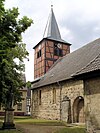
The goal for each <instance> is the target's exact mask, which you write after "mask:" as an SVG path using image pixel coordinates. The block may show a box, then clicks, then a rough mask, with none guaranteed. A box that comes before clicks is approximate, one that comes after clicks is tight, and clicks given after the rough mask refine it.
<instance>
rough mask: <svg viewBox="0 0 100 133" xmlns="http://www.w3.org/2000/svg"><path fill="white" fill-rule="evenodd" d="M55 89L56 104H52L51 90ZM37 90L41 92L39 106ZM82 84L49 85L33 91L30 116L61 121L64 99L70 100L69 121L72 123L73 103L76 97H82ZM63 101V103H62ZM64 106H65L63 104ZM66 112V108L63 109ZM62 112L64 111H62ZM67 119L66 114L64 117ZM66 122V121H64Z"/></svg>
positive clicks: (77, 82)
mask: <svg viewBox="0 0 100 133" xmlns="http://www.w3.org/2000/svg"><path fill="white" fill-rule="evenodd" d="M54 88H55V89H56V102H55V103H53V89H54ZM39 90H41V104H40V105H39ZM83 94H84V93H83V82H82V81H81V80H80V81H65V82H62V83H60V84H54V85H49V86H46V87H42V88H39V89H37V90H33V100H32V101H33V103H32V104H33V109H32V110H33V111H32V116H33V117H36V118H43V119H52V120H53V119H54V120H61V119H62V118H61V113H62V112H61V110H62V105H61V104H63V105H64V101H63V100H64V97H66V96H67V97H68V98H69V99H70V104H71V119H72V122H73V102H74V100H75V99H76V98H77V97H78V96H82V97H83ZM60 95H61V97H60ZM62 101H63V103H62ZM65 106H66V104H65ZM63 109H64V110H65V111H66V112H65V114H66V113H68V112H67V110H68V109H67V108H66V107H63ZM63 112H64V111H63ZM65 117H66V118H65V119H64V115H63V119H62V120H66V119H67V114H66V116H65ZM66 121H67V120H66Z"/></svg>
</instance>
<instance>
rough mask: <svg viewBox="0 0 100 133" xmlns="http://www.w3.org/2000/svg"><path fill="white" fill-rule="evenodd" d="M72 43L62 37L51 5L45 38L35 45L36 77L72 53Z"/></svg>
mask: <svg viewBox="0 0 100 133" xmlns="http://www.w3.org/2000/svg"><path fill="white" fill-rule="evenodd" d="M70 45H71V44H70V43H68V42H66V41H64V40H62V39H61V35H60V31H59V28H58V25H57V22H56V19H55V15H54V12H53V8H52V6H51V12H50V15H49V19H48V21H47V25H46V28H45V31H44V36H43V39H42V40H41V41H40V42H39V43H38V44H37V45H36V46H35V47H34V50H35V53H34V79H36V78H39V77H41V76H42V75H44V74H45V73H46V72H47V71H48V70H49V69H50V67H51V66H52V65H53V64H54V62H55V61H56V60H57V59H59V58H60V57H62V56H65V55H66V54H68V53H70Z"/></svg>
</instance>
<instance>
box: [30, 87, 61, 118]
mask: <svg viewBox="0 0 100 133" xmlns="http://www.w3.org/2000/svg"><path fill="white" fill-rule="evenodd" d="M53 88H56V102H55V103H53ZM39 90H41V104H40V105H39V98H38V92H39ZM59 90H60V89H59V87H58V86H57V85H50V86H47V87H43V88H40V89H38V90H34V91H33V112H32V115H33V117H37V118H42V119H54V120H58V119H60V113H59V110H60V91H59Z"/></svg>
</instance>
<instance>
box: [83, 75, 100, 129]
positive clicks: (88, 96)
mask: <svg viewBox="0 0 100 133" xmlns="http://www.w3.org/2000/svg"><path fill="white" fill-rule="evenodd" d="M84 83H85V105H86V109H85V110H86V118H87V119H86V121H87V129H88V128H90V127H91V128H94V129H96V128H99V129H100V77H99V78H93V79H89V80H85V82H84ZM91 130H92V129H91Z"/></svg>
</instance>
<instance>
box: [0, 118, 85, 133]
mask: <svg viewBox="0 0 100 133" xmlns="http://www.w3.org/2000/svg"><path fill="white" fill-rule="evenodd" d="M0 121H1V122H0V127H2V121H3V117H0ZM14 122H15V125H17V124H19V125H26V126H27V125H39V126H65V123H63V122H61V121H56V120H37V119H32V118H31V117H27V116H25V117H14ZM0 133H24V131H23V130H22V129H20V128H18V129H14V130H0ZM53 133H85V128H84V127H82V126H80V127H67V126H65V127H64V128H61V129H59V130H58V131H56V132H53Z"/></svg>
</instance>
